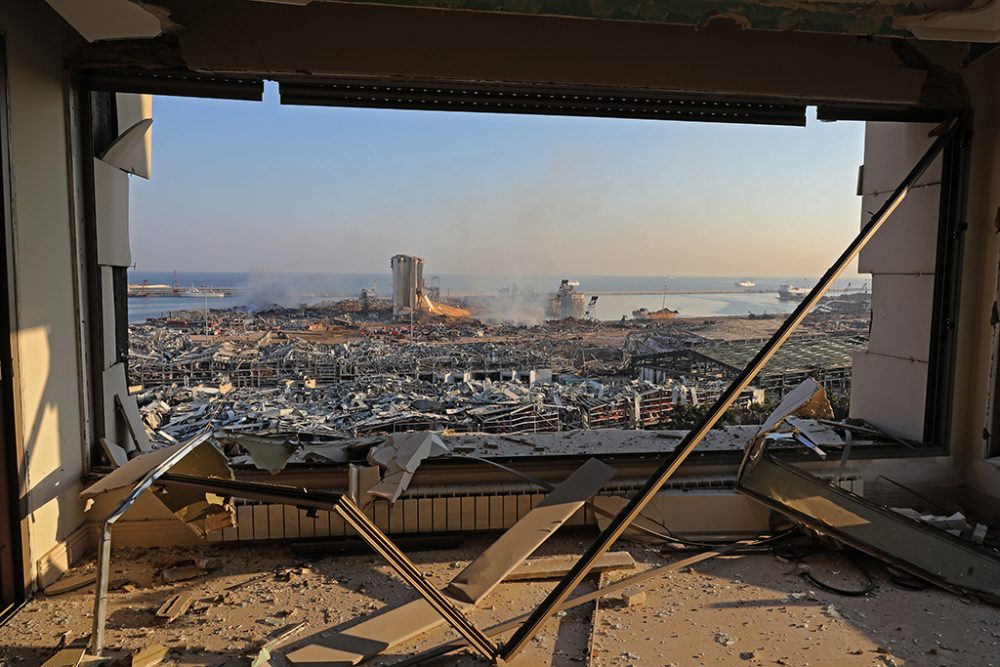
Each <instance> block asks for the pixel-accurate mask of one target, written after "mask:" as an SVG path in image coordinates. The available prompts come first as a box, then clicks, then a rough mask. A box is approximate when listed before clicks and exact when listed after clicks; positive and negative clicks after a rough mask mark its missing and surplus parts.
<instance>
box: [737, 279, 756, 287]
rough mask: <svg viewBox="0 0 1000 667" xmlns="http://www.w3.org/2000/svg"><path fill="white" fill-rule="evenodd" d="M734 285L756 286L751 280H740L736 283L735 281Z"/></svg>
mask: <svg viewBox="0 0 1000 667" xmlns="http://www.w3.org/2000/svg"><path fill="white" fill-rule="evenodd" d="M736 286H737V287H756V286H757V283H755V282H754V281H752V280H741V281H739V282H738V283H736Z"/></svg>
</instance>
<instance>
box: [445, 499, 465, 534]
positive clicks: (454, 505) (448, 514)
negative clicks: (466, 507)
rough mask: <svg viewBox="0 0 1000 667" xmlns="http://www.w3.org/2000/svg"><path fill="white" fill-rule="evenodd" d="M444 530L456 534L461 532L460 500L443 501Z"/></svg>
mask: <svg viewBox="0 0 1000 667" xmlns="http://www.w3.org/2000/svg"><path fill="white" fill-rule="evenodd" d="M445 506H446V509H445V521H446V525H445V530H447V531H448V532H454V533H457V532H459V531H461V530H462V499H461V498H446V499H445Z"/></svg>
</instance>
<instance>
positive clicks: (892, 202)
mask: <svg viewBox="0 0 1000 667" xmlns="http://www.w3.org/2000/svg"><path fill="white" fill-rule="evenodd" d="M962 126H963V123H962V121H961V120H960V119H955V120H954V121H952V123H951V125H950V127H949V128H948V129H947V130H946V131H944V132H943V133H942V134H941V135H940V136H938V138H937V139H936V140H935V141H934V143H933V144H931V146H930V148H928V149H927V152H925V153H924V155H923V156H922V157H921V158H920V159H919V160H918V161H917V163H916V164H915V165H914V167H913V169H911V170H910V172H909V173H908V174H907V175H906V178H904V179H903V181H902V182H901V183H900V184H899V186H898V187H897V188H896V189H895V191H893V193H892V196H890V197H889V199H887V200H886V202H885V203H884V204H883V205H882V207H881V208H880V209H879V210H878V211H877V212H876V213H875V214H874V215H873V216H872V218H871V219H870V220H869V221H868V223H867V224H866V225H865V226H864V227H863V228H862V229H861V232H860V233H859V234H858V235H857V236H856V237H855V238H854V240H853V241H851V243H850V245H848V246H847V248H846V249H845V250H844V252H843V253H842V254H841V255H840V257H839V258H838V259H837V261H836V262H834V263H833V265H832V266H831V267H830V268H829V269H827V271H826V273H824V274H823V277H822V278H821V279H820V281H819V282H818V283H817V284H816V286H815V287H813V288H812V290H811V291H810V292H809V295H808V296H807V297H806V298H805V299H804V300H803V301H802V302H801V303H800V304H799V305H798V307H797V308H796V309H795V310H794V311H793V312H792V314H791V315H789V316H788V318H787V319H786V320H785V321H784V322H783V323H782V324H781V326H780V327H778V330H777V331H776V332H775V333H774V334H773V335H772V336H771V338H770V339H769V340H768V341H767V343H765V344H764V346H763V347H762V348H761V349H760V351H759V352H757V354H756V355H755V356H754V358H753V359H752V360H751V361H750V363H748V364H747V365H746V367H745V368H744V369H743V371H742V372H741V373H740V375H739V376H738V377H737V378H736V379H735V380H733V382H732V384H730V385H729V388H728V389H726V391H725V392H723V394H722V395H721V396H719V398H718V399H717V400H716V402H715V403H714V404H713V405H712V408H711V409H710V410H709V411H708V412H707V413H706V414H705V416H704V417H702V419H701V421H700V422H699V423H698V425H697V426H695V427H694V428H693V429H691V430H690V431H689V432H688V434H687V435H686V436H685V437H684V439H683V440H682V441H681V443H680V444H679V445H678V447H677V449H676V450H674V453H673V455H672V456H671V458H670V459H668V460H667V461H665V462H664V463H663V465H662V466H660V468H659V469H658V470H657V471H656V473H654V475H653V476H652V477H651V478H650V479H649V481H647V482H646V484H645V486H643V488H642V489H641V490H639V492H637V493H636V495H635V496H633V497H632V498H631V500H629V502H628V504H626V505H625V507H624V508H622V510H621V512H619V513H618V515H617V516H616V517H615V518H614V519H613V520H612V521H611V523H610V524H609V525H608V527H607V528H606V529H605V530H604V531H603V532H602V533H601V534H600V535H599V536H598V538H597V540H596V541H595V542H594V543H593V544H592V545H591V546H590V547H589V548H588V549H587V551H586V552H584V554H583V556H581V557H580V560H579V561H577V563H576V565H574V566H573V568H572V569H571V570H570V571H569V572H568V573H567V574H566V576H565V577H563V579H562V580H560V581H559V583H558V584H556V586H555V588H554V589H552V591H551V592H550V593H549V595H548V596H547V597H546V598H545V600H543V601H542V603H541V604H540V605H539V606H538V607H537V608H536V609H535V611H533V612H532V613H531V616H529V617H528V620H527V621H525V622H524V624H523V625H522V626H521V627H520V628H518V629H517V631H516V632H515V633H514V634H513V635H512V636H511V638H510V640H509V641H508V642H507V643H506V644H505V645H504V646H503V648H502V649H501V650H500V654H499V658H500V660H501V661H507V660H510V659H512V658H514V657H515V656H516V655H517V654H518V653H520V652H521V650H522V649H523V648H524V647H525V645H526V644H527V642H528V641H530V640H531V638H532V637H533V636H534V635H535V634H536V633H537V632H538V631H539V630H540V629H541V627H542V625H543V624H544V623H545V622H546V621H547V620H548V618H549V617H550V616H551V615H552V614H553V613H554V612H555V610H556V609H558V607H559V605H561V604H562V603H563V602H564V601H565V600H566V598H567V597H568V596H569V595H570V594H571V593H572V592H573V590H575V589H576V587H577V586H579V585H580V583H581V582H582V581H583V580H584V578H586V576H587V575H588V574H589V573H590V570H591V569H592V568H593V566H594V562H595V561H596V560H597V558H598V557H599V556H600V555H601V554H603V553H604V552H605V551H607V550H608V549H609V548H611V545H612V544H614V543H615V542H616V541H617V540H618V538H619V537H621V535H622V533H624V532H625V530H626V529H627V528H628V526H629V524H631V523H632V521H634V520H635V519H636V517H638V516H639V514H640V513H641V512H642V510H643V509H644V508H645V507H646V505H648V504H649V502H650V501H651V500H652V499H653V497H654V496H655V495H656V494H657V493H658V492H659V491H660V489H661V488H662V487H663V485H664V484H665V483H666V482H667V481H668V480H669V479H670V478H671V477H672V476H673V475H674V473H675V472H677V470H678V468H680V466H681V464H682V463H684V461H685V459H687V457H688V456H689V455H690V454H691V452H692V451H694V448H695V447H697V446H698V443H700V442H701V441H702V439H703V438H704V437H705V436H706V435H707V434H708V432H709V431H710V430H711V429H712V427H713V426H715V424H716V423H717V422H718V421H719V419H720V418H721V417H722V415H723V414H724V413H725V411H726V410H727V409H728V408H729V406H730V405H732V403H733V402H734V401H735V400H736V399H737V398H738V397H739V395H740V392H742V391H743V390H744V389H745V388H746V387H747V386H748V385H749V384H750V382H752V381H753V379H754V377H755V376H756V375H757V373H759V372H760V370H761V369H762V368H763V367H764V365H765V364H767V362H768V360H769V359H771V357H772V356H774V353H775V352H777V351H778V349H779V348H780V347H781V345H782V344H783V343H784V342H785V341H786V340H788V338H789V336H791V334H792V332H794V331H795V329H797V328H798V326H799V325H800V324H802V321H803V320H804V319H805V318H806V316H807V315H808V314H809V312H810V311H811V310H812V309H813V308H814V307H815V306H816V305H817V304H818V303H819V300H820V299H821V298H822V297H823V295H824V294H825V293H826V292H827V290H829V289H830V287H831V286H832V285H833V283H834V281H835V280H836V279H837V277H838V276H839V275H840V274H841V273H842V272H843V271H844V270H845V269H846V268H847V266H848V264H850V262H851V261H852V260H853V259H854V257H855V256H856V255H857V254H858V253H859V252H860V251H861V249H862V248H864V247H865V246H866V245H867V244H868V242H869V241H871V239H872V237H873V236H874V235H875V233H876V232H878V230H879V229H880V228H881V227H882V225H883V224H884V223H885V221H886V220H887V219H888V218H889V216H891V215H892V213H893V211H895V210H896V209H897V208H898V207H899V205H900V204H901V203H902V202H903V200H904V199H905V198H906V195H907V194H909V191H910V188H911V187H912V186H913V185H914V184H915V183H916V182H917V181H918V180H919V179H920V177H921V176H922V175H923V174H924V173H925V172H926V171H927V169H928V167H930V166H931V164H932V163H933V162H934V160H935V159H936V158H937V157H938V155H940V154H941V152H942V150H943V149H944V148H945V146H946V145H948V144H950V142H951V141H952V140H953V139H954V138H955V137H956V135H957V132H956V130H957V129H958V128H960V127H962Z"/></svg>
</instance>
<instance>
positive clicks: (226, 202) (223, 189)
mask: <svg viewBox="0 0 1000 667" xmlns="http://www.w3.org/2000/svg"><path fill="white" fill-rule="evenodd" d="M153 117H154V121H153V128H152V133H153V156H152V160H153V163H152V179H151V180H149V181H145V180H143V179H141V178H138V177H131V179H130V180H131V185H130V194H131V196H130V209H131V244H132V258H133V261H134V262H135V263H136V267H135V268H136V270H139V271H173V270H177V271H236V272H316V273H358V272H361V273H378V272H386V271H388V268H389V258H390V257H391V256H392V255H394V254H400V253H402V254H413V255H418V256H420V257H423V258H424V260H425V267H427V268H426V270H425V271H430V272H431V273H451V274H464V273H473V274H477V273H482V274H499V275H517V274H534V275H556V274H560V275H562V274H566V275H574V274H576V275H580V274H586V275H623V276H665V275H692V276H698V275H719V276H746V277H756V276H783V275H803V276H816V275H819V274H821V273H822V272H823V271H824V270H825V269H826V268H827V266H828V265H829V264H830V263H832V261H833V260H834V259H835V258H836V257H837V256H838V255H839V254H840V252H841V251H842V250H843V248H844V247H845V246H846V245H847V243H848V242H849V241H850V240H851V239H852V238H853V237H854V235H855V234H856V233H857V231H858V229H859V227H860V223H861V221H860V209H861V198H860V197H858V196H857V195H856V188H857V172H858V165H860V164H861V162H862V143H863V131H864V126H863V124H862V123H845V122H837V123H820V122H818V121H816V120H815V117H814V115H813V114H812V112H811V111H810V119H809V122H808V124H807V127H805V128H800V127H770V126H750V125H738V124H723V123H692V122H665V121H658V120H621V119H608V118H573V117H559V116H527V115H503V114H482V113H456V112H431V111H397V110H371V109H348V108H344V109H338V108H333V107H305V106H290V105H289V106H282V105H280V104H279V103H278V95H277V89H276V86H274V85H272V84H268V85H267V87H266V91H265V99H264V101H263V102H244V101H225V100H201V99H188V98H177V97H157V98H155V100H154V106H153Z"/></svg>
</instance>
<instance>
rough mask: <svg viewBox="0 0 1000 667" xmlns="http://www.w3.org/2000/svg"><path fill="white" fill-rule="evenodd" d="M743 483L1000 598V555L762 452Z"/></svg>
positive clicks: (909, 565)
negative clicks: (974, 545)
mask: <svg viewBox="0 0 1000 667" xmlns="http://www.w3.org/2000/svg"><path fill="white" fill-rule="evenodd" d="M737 489H738V490H739V491H740V492H741V493H745V494H747V495H748V496H750V497H751V498H754V499H756V500H758V501H760V502H761V503H763V504H764V505H766V506H768V507H770V508H771V509H774V510H776V511H778V512H781V513H782V514H784V515H786V516H788V517H790V518H791V519H793V520H794V521H798V522H800V523H803V524H805V525H806V526H808V527H809V528H812V529H813V530H816V531H819V532H821V533H824V534H826V535H829V536H831V537H834V538H836V539H837V540H840V541H841V542H843V543H845V544H847V545H849V546H852V547H854V548H855V549H858V550H859V551H863V552H865V553H867V554H870V555H872V556H874V557H876V558H878V559H880V560H883V561H885V562H886V563H888V564H890V565H892V566H893V567H897V568H899V569H901V570H905V571H906V572H909V573H910V574H912V575H914V576H916V577H920V578H921V579H924V580H925V581H928V582H930V583H932V584H934V585H936V586H940V587H942V588H945V589H948V590H953V591H958V592H961V593H969V594H972V595H976V596H978V597H981V598H983V599H985V600H989V601H991V602H994V603H998V602H1000V558H998V557H997V556H996V555H994V554H992V553H989V552H987V551H985V550H982V549H977V548H975V547H973V546H972V545H970V544H968V543H967V542H965V541H963V540H961V539H959V538H957V537H954V536H952V535H949V534H948V533H946V532H945V531H943V530H938V529H935V528H928V527H926V526H923V525H921V524H920V523H918V522H917V521H914V520H913V519H910V518H907V517H905V516H903V515H901V514H899V513H896V512H892V511H890V510H888V509H886V508H884V507H882V506H879V505H876V504H875V503H872V502H870V501H868V500H866V499H864V498H862V497H861V496H857V495H855V494H853V493H850V492H848V491H844V490H842V489H839V488H837V487H834V486H831V485H830V484H828V483H826V482H824V481H822V480H819V479H817V478H815V477H813V476H812V475H810V474H808V473H806V472H804V471H802V470H799V469H797V468H794V467H792V466H789V465H786V464H784V463H780V462H778V461H775V460H774V459H772V458H771V457H769V456H767V455H765V454H763V452H762V453H761V456H759V457H758V458H757V459H756V460H755V461H754V462H753V463H751V464H750V465H749V466H747V467H746V469H745V470H744V472H743V474H742V476H741V478H740V480H739V482H738V483H737Z"/></svg>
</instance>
